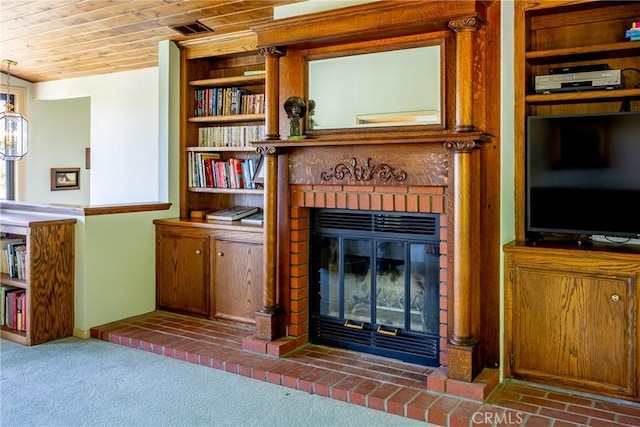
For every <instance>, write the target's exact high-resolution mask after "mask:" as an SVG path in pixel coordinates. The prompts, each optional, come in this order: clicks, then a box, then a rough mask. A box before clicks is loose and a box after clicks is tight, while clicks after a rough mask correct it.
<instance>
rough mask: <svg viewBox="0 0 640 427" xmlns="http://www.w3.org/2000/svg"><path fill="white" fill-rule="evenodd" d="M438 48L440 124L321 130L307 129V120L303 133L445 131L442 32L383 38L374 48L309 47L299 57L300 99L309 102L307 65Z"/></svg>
mask: <svg viewBox="0 0 640 427" xmlns="http://www.w3.org/2000/svg"><path fill="white" fill-rule="evenodd" d="M429 46H438V47H440V105H439V109H440V110H439V113H440V122H439V123H432V124H416V125H410V124H402V125H383V126H366V127H358V126H353V127H339V128H323V129H308V127H307V125H308V117H306V119H305V121H304V122H305V123H304V124H305V134H307V135H309V136H310V137H312V138H315V137H322V136H325V135H335V134H349V133H357V134H369V133H374V132H375V133H379V132H408V131H416V130H422V131H423V132H424V131H441V130H443V129H446V128H447V120H448V115H447V109H446V107H447V103H446V94H447V76H446V74H445V71H446V68H447V67H446V64H447V37H446V36H445V35H443V34H442V33H440V34H438V33H436V34H430V35H428V36H427V37H424V36H416V37H410V38H409V40H407V37H403V38H402V39H401V40H399V39H397V38H392V39H387V40H383V41H377V43H376V44H375V45H372V44H371V43H368V42H359V43H353V44H348V45H336V46H330V47H321V48H315V49H314V48H312V49H307V50H305V51H304V52H303V54H302V57H303V61H304V66H303V72H304V78H303V80H304V99H305V100H306V101H307V102H308V99H309V62H311V61H315V60H321V59H329V58H340V57H348V56H355V55H361V54H369V53H378V52H389V51H395V50H403V49H411V48H420V47H429Z"/></svg>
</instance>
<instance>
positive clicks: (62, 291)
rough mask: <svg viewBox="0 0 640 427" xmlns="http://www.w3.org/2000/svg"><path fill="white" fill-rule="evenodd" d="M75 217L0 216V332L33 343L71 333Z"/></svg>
mask: <svg viewBox="0 0 640 427" xmlns="http://www.w3.org/2000/svg"><path fill="white" fill-rule="evenodd" d="M75 222H76V220H75V219H72V218H57V217H56V218H52V217H43V216H35V215H26V214H12V213H7V212H3V213H2V214H1V215H0V247H1V248H2V254H1V255H2V258H3V261H2V268H1V272H0V302H1V304H2V306H1V313H2V315H1V316H0V317H1V322H0V323H1V324H0V336H1V337H2V338H5V339H8V340H11V341H15V342H17V343H20V344H23V345H36V344H40V343H43V342H46V341H52V340H56V339H59V338H63V337H66V336H70V335H73V326H74V306H73V294H74V291H73V288H74V276H75V269H74V242H75V238H74V234H75Z"/></svg>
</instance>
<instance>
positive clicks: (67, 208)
mask: <svg viewBox="0 0 640 427" xmlns="http://www.w3.org/2000/svg"><path fill="white" fill-rule="evenodd" d="M170 207H171V203H163V202H149V203H132V204H122V205H103V206H80V205H62V204H60V205H58V204H45V203H27V202H13V201H7V200H5V201H2V202H0V209H2V210H11V211H23V212H38V213H47V214H56V215H73V216H94V215H113V214H120V213H133V212H150V211H164V210H167V209H169V208H170Z"/></svg>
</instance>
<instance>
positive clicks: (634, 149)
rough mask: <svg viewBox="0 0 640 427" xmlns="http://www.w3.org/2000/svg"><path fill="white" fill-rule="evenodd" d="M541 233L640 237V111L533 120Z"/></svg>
mask: <svg viewBox="0 0 640 427" xmlns="http://www.w3.org/2000/svg"><path fill="white" fill-rule="evenodd" d="M526 157H527V159H526V160H527V161H526V165H527V174H526V189H527V195H526V196H527V197H526V212H527V213H526V224H527V231H528V232H533V233H563V234H564V233H566V234H588V235H605V236H616V237H633V238H637V237H640V112H621V113H608V114H584V115H573V116H530V117H528V119H527V150H526Z"/></svg>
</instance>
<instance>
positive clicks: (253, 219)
mask: <svg viewBox="0 0 640 427" xmlns="http://www.w3.org/2000/svg"><path fill="white" fill-rule="evenodd" d="M240 222H241V223H243V224H256V225H262V224H264V212H263V211H259V212H256V213H254V214H251V215H249V216H245V217H244V218H242V219H241V220H240Z"/></svg>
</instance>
